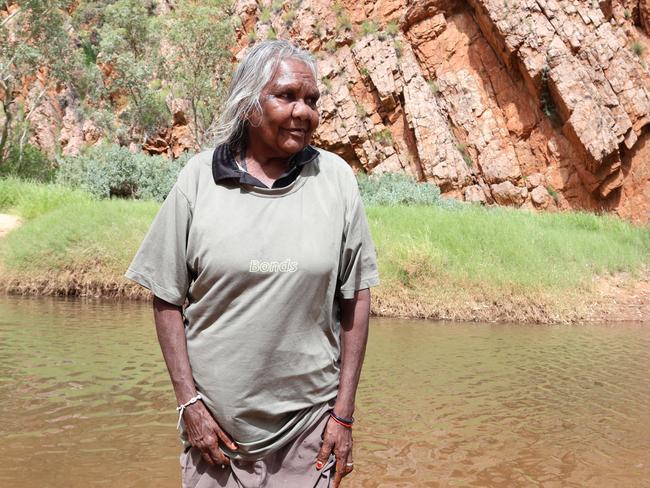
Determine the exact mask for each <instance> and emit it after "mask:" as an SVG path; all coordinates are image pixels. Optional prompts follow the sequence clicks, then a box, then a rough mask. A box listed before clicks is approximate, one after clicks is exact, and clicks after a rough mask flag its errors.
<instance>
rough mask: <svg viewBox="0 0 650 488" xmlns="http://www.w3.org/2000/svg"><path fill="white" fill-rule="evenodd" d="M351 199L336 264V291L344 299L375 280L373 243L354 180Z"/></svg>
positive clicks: (373, 283)
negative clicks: (337, 278) (338, 259)
mask: <svg viewBox="0 0 650 488" xmlns="http://www.w3.org/2000/svg"><path fill="white" fill-rule="evenodd" d="M351 200H352V203H351V207H350V208H349V209H348V211H347V216H346V221H345V227H344V230H343V242H342V246H341V260H340V267H339V291H340V295H341V297H343V298H345V299H350V298H354V292H356V291H358V290H363V289H366V288H370V287H373V286H377V285H378V284H379V273H378V271H377V257H376V254H375V246H374V244H373V242H372V236H371V235H370V229H369V227H368V220H367V219H366V213H365V211H364V208H363V203H362V201H361V197H360V196H359V191H358V189H357V187H356V182H355V187H354V194H353V196H352V199H351Z"/></svg>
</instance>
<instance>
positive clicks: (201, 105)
mask: <svg viewBox="0 0 650 488" xmlns="http://www.w3.org/2000/svg"><path fill="white" fill-rule="evenodd" d="M230 4H231V2H230V1H228V0H204V1H202V2H197V1H192V0H179V1H178V2H177V3H176V5H175V8H174V11H173V13H172V14H171V15H169V16H168V18H167V19H166V22H165V26H166V28H165V30H164V31H165V33H166V37H165V40H166V42H167V45H168V46H169V53H168V55H167V56H166V57H165V68H166V73H167V77H168V78H169V79H170V80H172V86H173V90H174V94H175V95H176V96H178V97H179V98H184V99H186V100H187V101H188V102H189V105H190V108H191V112H192V113H191V117H192V125H193V129H194V138H195V140H196V141H197V144H198V145H199V146H203V145H204V144H205V143H206V142H207V139H208V138H209V130H210V127H211V126H212V125H213V123H214V122H215V119H216V116H217V111H218V109H219V107H220V105H221V102H222V100H223V98H224V95H225V93H226V88H227V86H228V85H229V81H230V75H231V64H232V63H231V57H232V55H231V53H230V51H229V48H230V46H232V45H233V43H234V33H235V32H234V26H233V21H232V18H233V17H232V15H231V13H232V12H231V11H230Z"/></svg>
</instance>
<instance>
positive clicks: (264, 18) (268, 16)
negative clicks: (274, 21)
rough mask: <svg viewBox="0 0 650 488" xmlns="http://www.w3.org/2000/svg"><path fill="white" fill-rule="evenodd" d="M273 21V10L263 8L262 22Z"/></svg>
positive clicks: (261, 12) (261, 13)
mask: <svg viewBox="0 0 650 488" xmlns="http://www.w3.org/2000/svg"><path fill="white" fill-rule="evenodd" d="M270 20H271V9H270V8H269V7H262V10H261V11H260V22H264V23H266V22H269V21H270Z"/></svg>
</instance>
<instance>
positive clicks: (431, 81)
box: [427, 80, 440, 95]
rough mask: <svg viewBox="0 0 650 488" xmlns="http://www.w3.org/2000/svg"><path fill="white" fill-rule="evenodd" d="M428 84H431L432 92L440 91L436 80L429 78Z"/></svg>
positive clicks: (435, 93)
mask: <svg viewBox="0 0 650 488" xmlns="http://www.w3.org/2000/svg"><path fill="white" fill-rule="evenodd" d="M427 84H428V85H429V88H431V93H433V94H434V95H437V94H438V93H439V92H440V87H439V86H438V83H436V80H429V81H427Z"/></svg>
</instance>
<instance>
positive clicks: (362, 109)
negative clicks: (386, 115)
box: [354, 103, 368, 118]
mask: <svg viewBox="0 0 650 488" xmlns="http://www.w3.org/2000/svg"><path fill="white" fill-rule="evenodd" d="M354 108H355V109H356V111H357V117H359V118H364V117H367V116H368V111H367V110H366V107H364V106H363V105H361V104H360V103H355V104H354Z"/></svg>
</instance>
